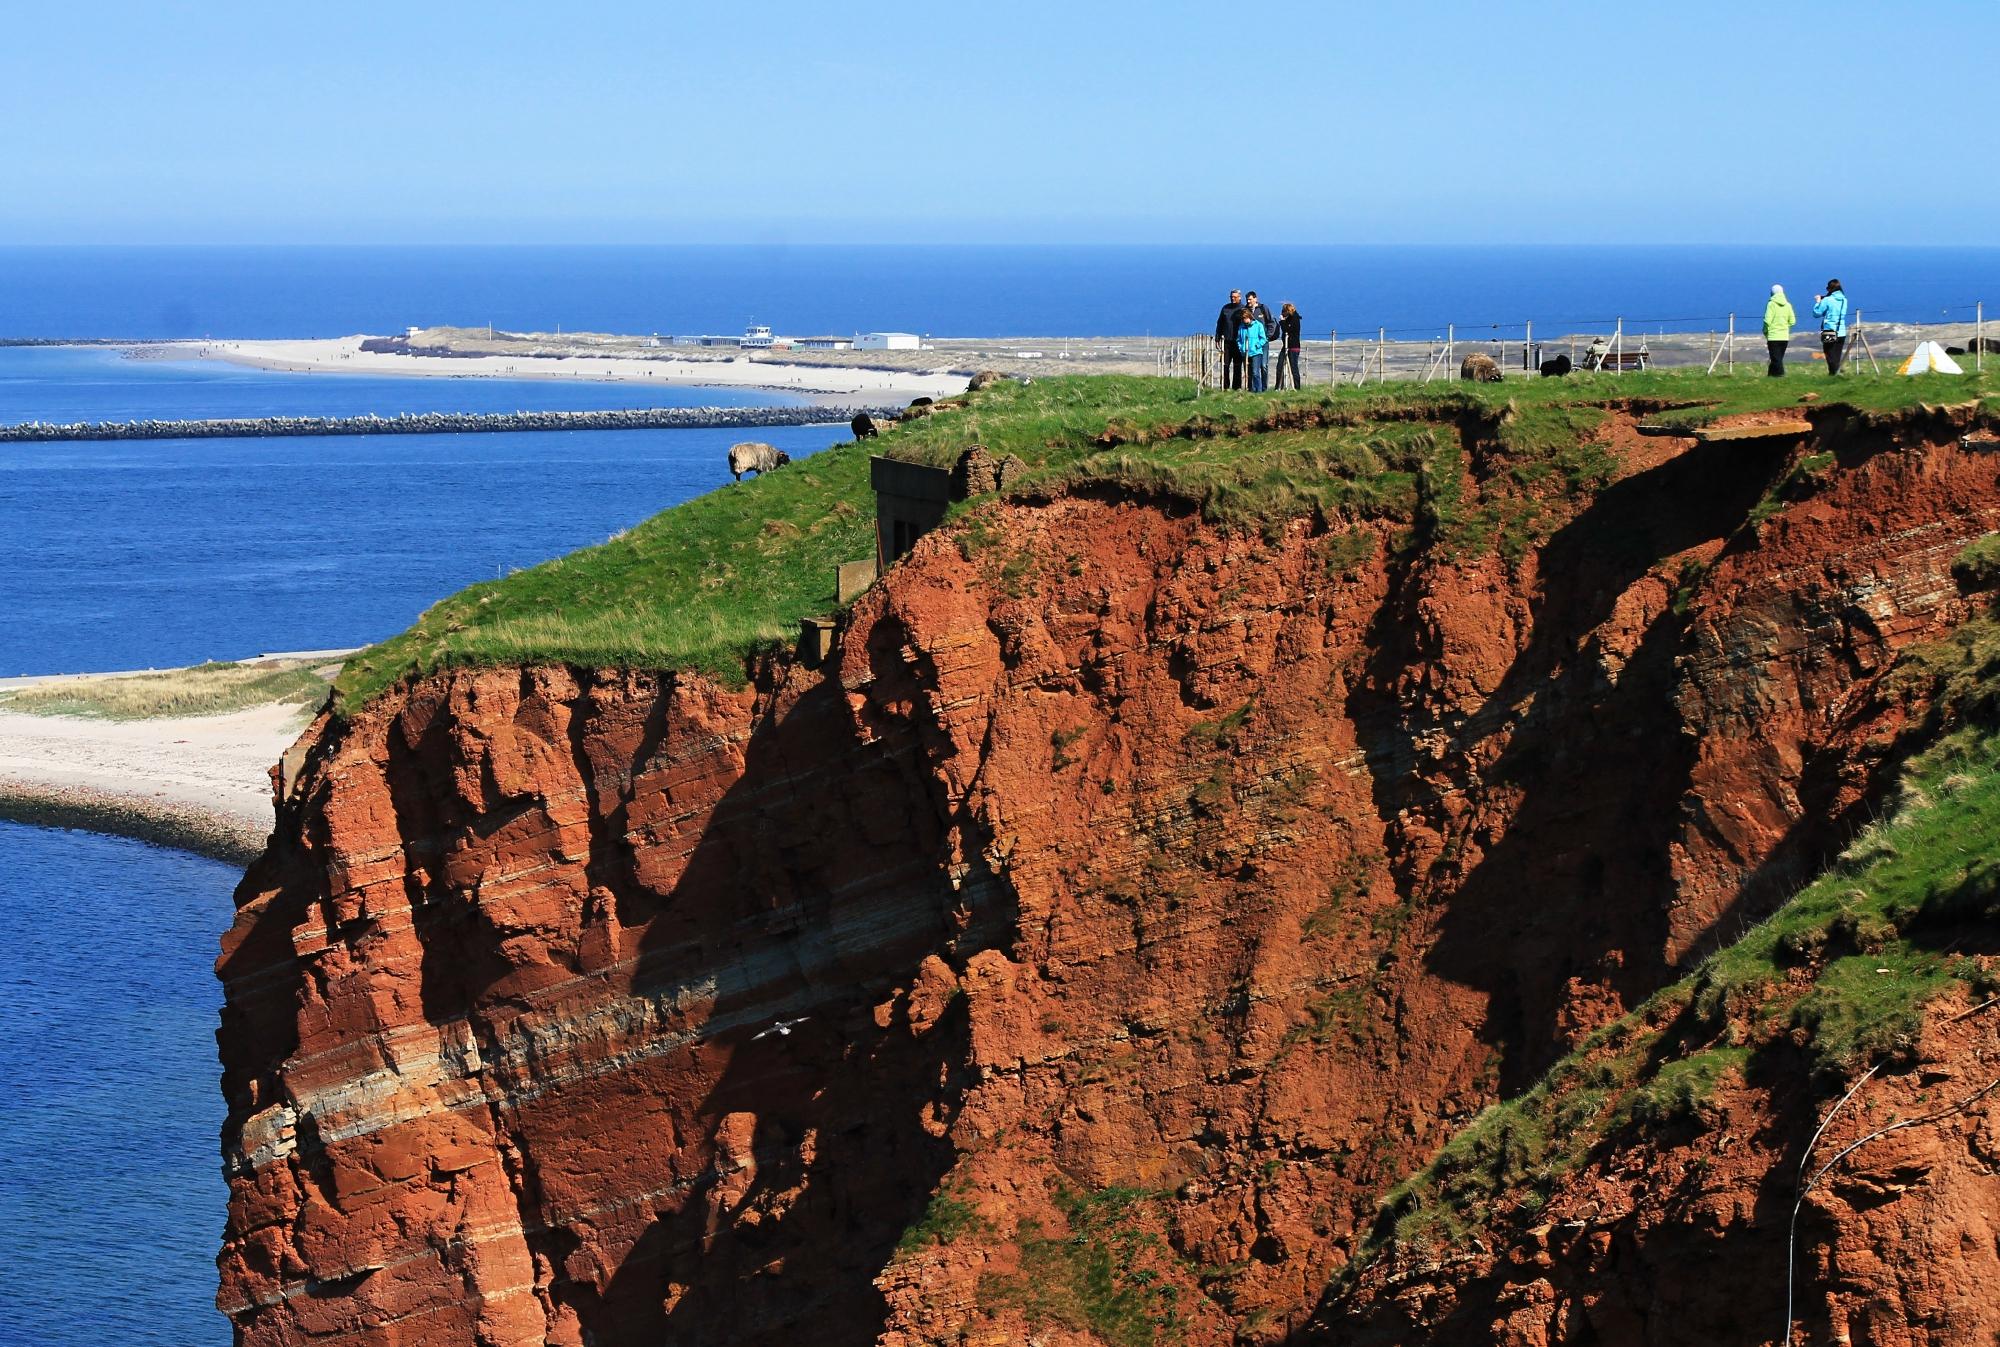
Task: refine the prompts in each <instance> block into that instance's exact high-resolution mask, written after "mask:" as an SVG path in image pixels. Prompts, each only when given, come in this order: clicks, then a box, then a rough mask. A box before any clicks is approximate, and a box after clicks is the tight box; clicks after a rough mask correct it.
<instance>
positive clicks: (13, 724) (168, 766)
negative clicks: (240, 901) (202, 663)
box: [0, 652, 344, 864]
mask: <svg viewBox="0 0 2000 1347" xmlns="http://www.w3.org/2000/svg"><path fill="white" fill-rule="evenodd" d="M342 653H344V652H342ZM164 672H167V673H173V672H177V671H172V670H169V671H164ZM149 676H150V675H149ZM131 677H132V676H131V675H88V674H85V675H65V676H60V677H51V678H45V679H23V678H15V679H8V680H6V682H5V686H6V688H7V690H8V691H10V692H11V691H16V690H20V689H23V688H33V687H50V686H54V685H62V686H66V687H79V688H80V687H88V686H89V685H91V684H92V683H97V684H100V685H101V684H105V683H107V682H110V681H112V680H121V681H129V679H130V678H131ZM314 709H315V708H314V705H313V704H310V703H300V702H298V701H291V702H284V703H279V702H265V703H261V704H258V705H253V706H248V707H244V708H242V709H240V710H232V711H227V712H224V713H222V714H217V715H174V716H152V717H147V718H144V719H131V720H113V719H105V718H99V717H95V716H81V715H49V714H32V713H28V712H24V711H19V710H12V709H8V708H6V707H3V706H0V819H12V820H14V821H17V822H24V823H37V824H44V825H47V826H52V827H70V828H88V829H90V830H92V831H95V832H108V833H117V834H121V835H124V836H130V837H138V838H142V839H144V840H146V841H149V842H157V843H160V844H162V845H166V846H176V847H181V848H183V849H185V850H188V851H195V852H199V853H201V854H203V855H208V856H214V857H217V858H218V859H222V860H229V861H234V862H237V863H239V864H241V863H247V862H248V861H249V860H250V859H251V858H253V857H254V856H256V855H257V854H258V853H259V852H260V851H262V850H263V846H264V839H265V838H266V836H267V835H268V834H269V833H270V830H271V818H272V815H271V778H270V769H271V766H272V765H273V764H274V763H276V762H278V760H279V759H280V758H281V757H283V756H284V753H285V751H286V750H287V749H288V748H290V747H291V745H292V743H293V741H295V740H296V739H297V738H298V736H299V733H300V732H301V731H302V730H303V729H304V728H305V727H306V725H307V723H308V722H309V721H310V719H311V717H312V713H313V710H314Z"/></svg>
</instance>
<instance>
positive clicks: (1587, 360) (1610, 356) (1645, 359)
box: [1581, 346, 1653, 374]
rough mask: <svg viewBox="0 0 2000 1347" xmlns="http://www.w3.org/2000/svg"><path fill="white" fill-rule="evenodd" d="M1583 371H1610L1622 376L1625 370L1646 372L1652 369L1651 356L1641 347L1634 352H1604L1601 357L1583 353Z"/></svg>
mask: <svg viewBox="0 0 2000 1347" xmlns="http://www.w3.org/2000/svg"><path fill="white" fill-rule="evenodd" d="M1581 363H1582V365H1583V368H1585V369H1601V370H1610V371H1611V372H1612V373H1613V374H1622V373H1624V372H1625V371H1626V370H1648V369H1651V368H1652V367H1653V357H1652V354H1651V353H1650V352H1649V351H1647V350H1646V348H1645V347H1643V346H1641V347H1640V348H1639V349H1638V350H1636V351H1605V352H1604V353H1602V354H1601V355H1592V354H1591V353H1590V352H1588V351H1586V352H1584V356H1583V360H1582V362H1581Z"/></svg>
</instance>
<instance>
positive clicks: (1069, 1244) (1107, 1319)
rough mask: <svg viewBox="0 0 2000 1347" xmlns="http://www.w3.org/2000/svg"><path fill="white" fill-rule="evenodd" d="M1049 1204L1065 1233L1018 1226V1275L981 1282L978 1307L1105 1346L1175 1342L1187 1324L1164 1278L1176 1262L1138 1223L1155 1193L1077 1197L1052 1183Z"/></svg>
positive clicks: (1115, 1190) (1118, 1191)
mask: <svg viewBox="0 0 2000 1347" xmlns="http://www.w3.org/2000/svg"><path fill="white" fill-rule="evenodd" d="M1055 1200H1056V1206H1057V1208H1058V1209H1060V1210H1061V1212H1062V1214H1063V1221H1064V1224H1065V1226H1066V1227H1067V1230H1066V1232H1064V1233H1053V1232H1049V1231H1047V1230H1045V1229H1044V1228H1043V1227H1042V1225H1041V1223H1040V1222H1039V1221H1034V1220H1027V1221H1023V1222H1022V1223H1021V1227H1020V1230H1019V1231H1018V1232H1017V1234H1016V1236H1015V1243H1016V1246H1017V1247H1018V1248H1019V1250H1020V1268H1019V1270H1018V1271H1017V1272H1014V1273H1012V1274H1006V1275H999V1274H994V1273H988V1274H986V1275H985V1276H983V1277H981V1278H980V1282H979V1298H980V1302H981V1304H983V1305H985V1306H987V1307H989V1308H993V1309H999V1308H1012V1309H1016V1310H1019V1311H1020V1312H1021V1314H1022V1315H1023V1316H1024V1317H1025V1318H1026V1319H1027V1320H1028V1322H1029V1323H1031V1324H1046V1323H1051V1322H1053V1323H1059V1324H1062V1325H1063V1326H1065V1327H1067V1328H1070V1329H1073V1330H1075V1331H1077V1332H1080V1333H1081V1332H1088V1333H1093V1334H1095V1335H1096V1336H1097V1337H1098V1338H1099V1339H1100V1340H1101V1341H1103V1342H1105V1343H1107V1344H1109V1347H1156V1344H1159V1343H1171V1342H1175V1341H1178V1340H1179V1338H1180V1337H1181V1335H1182V1331H1183V1329H1184V1328H1185V1326H1186V1323H1187V1317H1186V1315H1185V1313H1184V1312H1183V1311H1182V1310H1181V1308H1180V1288H1179V1287H1178V1286H1176V1285H1175V1284H1174V1283H1173V1282H1171V1281H1168V1280H1166V1278H1165V1276H1164V1275H1163V1274H1164V1273H1166V1272H1168V1271H1172V1270H1175V1267H1176V1260H1175V1257H1174V1255H1173V1254H1172V1252H1171V1251H1170V1250H1169V1249H1168V1248H1167V1246H1166V1242H1165V1241H1164V1240H1162V1239H1161V1238H1160V1236H1159V1235H1158V1234H1156V1233H1154V1232H1153V1231H1152V1230H1150V1229H1148V1228H1146V1226H1145V1225H1144V1224H1143V1223H1142V1221H1141V1219H1140V1218H1141V1217H1142V1215H1143V1214H1144V1212H1145V1209H1146V1207H1147V1206H1148V1205H1149V1204H1150V1203H1151V1202H1152V1201H1153V1200H1154V1194H1151V1193H1148V1192H1146V1191H1145V1190H1144V1189H1140V1188H1129V1187H1111V1188H1105V1189H1103V1190H1101V1191H1099V1192H1095V1193H1080V1192H1077V1191H1076V1190H1074V1189H1071V1188H1070V1187H1068V1186H1067V1185H1065V1184H1060V1183H1059V1184H1058V1185H1057V1186H1056V1191H1055Z"/></svg>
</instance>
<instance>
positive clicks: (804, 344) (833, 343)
mask: <svg viewBox="0 0 2000 1347" xmlns="http://www.w3.org/2000/svg"><path fill="white" fill-rule="evenodd" d="M792 345H794V346H796V347H798V348H799V349H800V350H801V351H845V350H849V349H850V348H852V347H853V345H854V338H852V337H793V338H792Z"/></svg>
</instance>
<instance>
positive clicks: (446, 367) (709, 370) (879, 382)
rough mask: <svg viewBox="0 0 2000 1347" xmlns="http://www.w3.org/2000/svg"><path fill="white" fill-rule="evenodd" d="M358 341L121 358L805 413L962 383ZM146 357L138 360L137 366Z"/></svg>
mask: <svg viewBox="0 0 2000 1347" xmlns="http://www.w3.org/2000/svg"><path fill="white" fill-rule="evenodd" d="M362 341H363V338H362V337H359V336H353V337H328V338H309V339H300V340H295V341H272V340H265V341H161V342H133V343H130V344H129V345H128V346H127V347H126V349H128V350H131V351H134V352H143V353H144V356H146V357H151V358H156V359H182V360H218V361H222V362H224V363H226V364H232V365H240V366H243V367H246V368H250V369H261V370H268V371H273V372H278V373H289V374H335V375H340V374H361V375H387V376H393V377H396V378H420V379H422V378H430V379H438V378H445V379H510V380H522V381H526V380H549V381H552V382H560V383H639V384H653V385H656V386H660V387H667V388H727V389H735V390H739V391H746V392H760V393H778V394H783V395H787V396H790V397H794V398H798V399H800V400H801V401H803V402H805V403H807V404H808V405H819V406H825V405H833V404H844V403H846V402H849V401H851V400H853V399H855V398H864V399H865V398H869V397H886V398H900V399H905V400H907V399H911V398H919V397H932V398H938V397H950V396H953V395H955V394H958V393H962V392H964V391H965V384H966V376H964V375H962V374H953V373H951V372H950V371H949V370H948V369H925V370H900V369H884V368H874V367H868V368H864V367H858V366H853V365H819V364H808V363H792V362H778V361H758V360H751V359H749V358H748V357H731V358H724V359H691V358H687V357H681V356H660V357H654V356H648V355H641V354H619V355H598V354H572V353H570V352H568V351H565V352H562V353H561V354H547V355H543V354H525V353H524V354H520V355H512V354H509V355H494V354H475V353H467V354H464V355H449V356H420V355H399V354H391V353H385V352H379V351H364V350H362V349H361V343H362ZM142 358H143V357H142Z"/></svg>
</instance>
